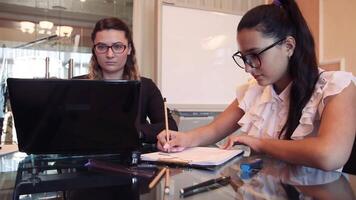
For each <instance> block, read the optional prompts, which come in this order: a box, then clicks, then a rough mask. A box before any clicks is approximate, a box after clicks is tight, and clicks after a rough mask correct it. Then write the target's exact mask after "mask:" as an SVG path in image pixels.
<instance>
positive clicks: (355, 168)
mask: <svg viewBox="0 0 356 200" xmlns="http://www.w3.org/2000/svg"><path fill="white" fill-rule="evenodd" d="M355 143H356V140H355V138H354V145H353V146H352V151H351V155H350V157H349V160H348V161H347V162H346V164H345V165H344V168H343V169H342V171H343V172H346V173H348V174H353V175H356V144H355Z"/></svg>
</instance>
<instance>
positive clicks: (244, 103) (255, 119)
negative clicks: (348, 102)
mask: <svg viewBox="0 0 356 200" xmlns="http://www.w3.org/2000/svg"><path fill="white" fill-rule="evenodd" d="M351 82H353V83H354V84H355V85H356V77H354V76H353V75H352V74H351V73H348V72H343V71H324V72H323V73H321V74H320V78H319V80H318V82H317V83H316V85H315V90H314V93H313V94H312V97H311V98H310V100H309V102H308V103H307V104H306V106H305V107H304V109H303V111H302V116H301V118H300V120H299V125H298V126H297V128H296V129H295V131H294V132H293V134H292V136H291V138H292V139H293V140H298V139H303V138H304V137H310V136H315V135H316V134H317V133H318V130H319V125H320V119H321V114H322V113H323V110H324V108H325V104H326V100H327V97H330V96H332V95H336V94H339V93H340V92H341V91H342V90H343V89H344V88H346V87H347V86H348V85H349V84H350V83H351ZM290 88H291V84H289V85H288V86H287V87H286V88H285V89H284V90H283V91H282V92H281V93H280V94H279V95H277V94H276V92H275V91H274V89H273V86H272V85H268V86H259V85H258V83H257V82H256V80H254V79H253V80H250V81H249V82H248V83H247V84H245V85H242V86H240V87H239V88H238V89H237V100H238V102H239V107H240V108H241V109H242V110H243V111H244V112H245V114H244V116H243V117H242V118H241V119H240V120H239V121H238V124H239V125H240V126H241V128H240V130H241V131H242V132H244V133H247V134H248V135H251V136H254V137H258V138H275V139H278V136H279V134H280V131H281V130H282V128H283V126H284V124H285V123H286V121H287V117H288V107H289V93H290ZM282 138H283V137H282Z"/></svg>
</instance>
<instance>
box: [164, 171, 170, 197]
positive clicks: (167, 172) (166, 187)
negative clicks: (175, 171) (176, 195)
mask: <svg viewBox="0 0 356 200" xmlns="http://www.w3.org/2000/svg"><path fill="white" fill-rule="evenodd" d="M164 183H165V185H164V193H165V194H169V169H167V170H166V177H165V182H164Z"/></svg>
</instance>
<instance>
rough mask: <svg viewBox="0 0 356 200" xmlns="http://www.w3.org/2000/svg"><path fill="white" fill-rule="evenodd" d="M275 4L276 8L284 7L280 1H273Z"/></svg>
mask: <svg viewBox="0 0 356 200" xmlns="http://www.w3.org/2000/svg"><path fill="white" fill-rule="evenodd" d="M273 4H274V5H276V6H281V5H282V3H281V1H280V0H273Z"/></svg>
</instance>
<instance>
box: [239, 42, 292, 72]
mask: <svg viewBox="0 0 356 200" xmlns="http://www.w3.org/2000/svg"><path fill="white" fill-rule="evenodd" d="M285 39H286V38H283V39H280V40H277V41H276V42H274V43H273V44H271V45H269V46H267V47H265V48H264V49H262V50H260V51H259V52H258V53H248V54H246V55H242V53H241V51H238V52H236V53H234V54H233V55H232V59H233V60H234V61H235V63H236V64H237V66H239V67H240V68H241V69H245V67H243V66H241V65H240V64H239V63H238V59H241V60H242V61H243V62H244V63H245V65H249V66H250V67H251V68H255V69H257V68H260V67H261V58H260V55H261V54H262V53H263V52H265V51H267V50H269V49H271V48H273V47H274V46H276V45H277V44H279V43H280V42H282V41H284V40H285ZM249 58H251V59H249ZM256 58H257V61H258V66H255V64H254V63H253V62H252V61H251V60H254V59H256Z"/></svg>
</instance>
